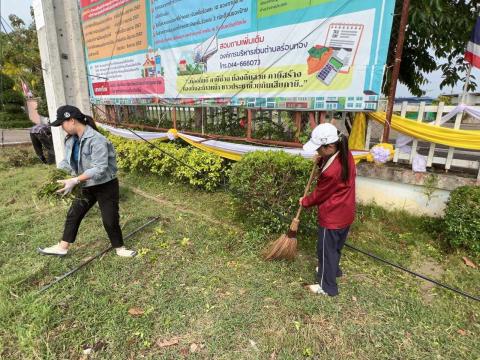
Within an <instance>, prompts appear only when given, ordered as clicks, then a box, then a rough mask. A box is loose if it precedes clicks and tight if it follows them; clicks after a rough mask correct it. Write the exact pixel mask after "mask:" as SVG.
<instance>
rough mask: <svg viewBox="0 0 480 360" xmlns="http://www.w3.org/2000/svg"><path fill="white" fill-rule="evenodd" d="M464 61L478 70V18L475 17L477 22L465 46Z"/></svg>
mask: <svg viewBox="0 0 480 360" xmlns="http://www.w3.org/2000/svg"><path fill="white" fill-rule="evenodd" d="M465 61H467V62H469V63H470V64H472V66H475V67H477V68H480V16H479V17H477V22H476V23H475V27H474V28H473V31H472V36H471V37H470V41H469V42H468V44H467V50H466V51H465Z"/></svg>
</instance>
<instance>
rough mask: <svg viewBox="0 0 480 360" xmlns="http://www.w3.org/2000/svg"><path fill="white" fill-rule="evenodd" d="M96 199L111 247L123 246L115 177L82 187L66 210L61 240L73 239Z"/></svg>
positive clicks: (68, 240) (70, 241)
mask: <svg viewBox="0 0 480 360" xmlns="http://www.w3.org/2000/svg"><path fill="white" fill-rule="evenodd" d="M97 201H98V206H99V207H100V212H101V213H102V221H103V226H104V228H105V230H106V231H107V234H108V238H109V239H110V242H111V243H112V247H114V248H117V247H121V246H123V236H122V229H121V228H120V215H119V214H118V203H119V186H118V180H117V179H113V180H111V181H109V182H106V183H104V184H100V185H94V186H89V187H85V188H82V195H81V198H77V199H75V200H74V201H73V203H72V206H70V209H69V210H68V213H67V219H66V220H65V228H64V230H63V241H66V242H68V243H73V242H74V241H75V238H76V237H77V233H78V228H79V227H80V223H81V222H82V220H83V218H84V217H85V215H86V214H87V212H88V210H90V208H91V207H92V206H93V205H95V203H96V202H97Z"/></svg>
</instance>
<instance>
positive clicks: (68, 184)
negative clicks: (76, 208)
mask: <svg viewBox="0 0 480 360" xmlns="http://www.w3.org/2000/svg"><path fill="white" fill-rule="evenodd" d="M57 183H59V184H63V188H62V189H60V190H57V193H59V194H62V196H65V195H67V194H70V193H71V192H72V190H73V188H74V187H75V186H77V185H78V184H80V179H79V178H78V177H74V178H71V179H65V180H57Z"/></svg>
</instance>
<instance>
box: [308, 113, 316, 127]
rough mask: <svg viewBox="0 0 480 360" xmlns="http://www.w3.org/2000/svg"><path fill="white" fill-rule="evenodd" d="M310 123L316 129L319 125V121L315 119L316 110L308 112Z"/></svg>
mask: <svg viewBox="0 0 480 360" xmlns="http://www.w3.org/2000/svg"><path fill="white" fill-rule="evenodd" d="M308 123H309V124H310V128H311V129H315V126H317V122H316V121H315V112H314V111H310V112H309V113H308Z"/></svg>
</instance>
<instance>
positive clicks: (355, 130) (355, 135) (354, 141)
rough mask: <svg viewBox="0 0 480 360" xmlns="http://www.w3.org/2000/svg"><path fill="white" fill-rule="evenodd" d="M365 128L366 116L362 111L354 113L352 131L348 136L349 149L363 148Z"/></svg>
mask: <svg viewBox="0 0 480 360" xmlns="http://www.w3.org/2000/svg"><path fill="white" fill-rule="evenodd" d="M366 130H367V117H366V116H365V114H364V113H356V114H355V117H354V119H353V125H352V131H351V132H350V136H349V138H348V147H349V148H350V149H357V150H363V149H365V131H366Z"/></svg>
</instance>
